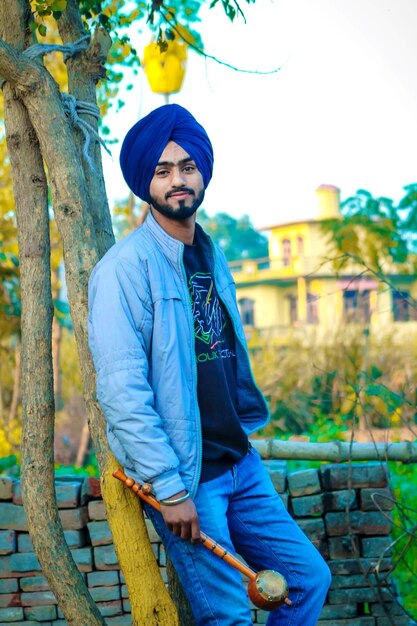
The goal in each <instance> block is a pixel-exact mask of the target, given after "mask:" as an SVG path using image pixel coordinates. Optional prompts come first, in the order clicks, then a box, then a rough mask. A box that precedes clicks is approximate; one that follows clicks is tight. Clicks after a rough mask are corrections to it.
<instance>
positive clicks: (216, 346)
mask: <svg viewBox="0 0 417 626" xmlns="http://www.w3.org/2000/svg"><path fill="white" fill-rule="evenodd" d="M200 236H201V235H200ZM184 267H185V272H186V275H187V280H188V289H189V292H190V297H191V305H192V311H193V318H194V338H195V354H196V361H197V397H198V404H199V408H200V414H201V427H202V434H203V463H202V467H201V478H200V482H206V481H208V480H211V479H212V478H215V477H216V476H220V475H221V474H223V473H224V472H226V471H227V470H228V469H229V468H230V467H231V466H232V465H234V464H235V463H236V462H237V461H239V460H240V459H241V458H243V456H244V455H245V454H246V451H247V449H248V437H247V435H246V433H245V432H244V430H243V428H242V426H241V424H240V420H239V415H238V413H237V410H236V405H237V402H236V393H237V385H236V352H235V337H234V332H233V328H232V323H231V321H230V318H229V316H228V314H227V312H226V310H225V308H224V306H223V304H222V303H221V301H220V299H219V297H218V294H217V291H216V287H215V284H214V280H213V276H212V272H211V269H210V263H209V259H207V258H206V257H205V256H204V253H203V250H202V248H201V246H200V245H199V235H198V232H197V231H196V238H195V241H194V244H193V245H192V246H189V245H185V246H184Z"/></svg>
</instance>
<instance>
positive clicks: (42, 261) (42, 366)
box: [4, 84, 104, 626]
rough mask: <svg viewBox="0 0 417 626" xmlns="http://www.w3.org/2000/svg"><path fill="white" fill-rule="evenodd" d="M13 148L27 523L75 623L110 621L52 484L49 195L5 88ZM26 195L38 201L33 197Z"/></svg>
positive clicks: (17, 107)
mask: <svg viewBox="0 0 417 626" xmlns="http://www.w3.org/2000/svg"><path fill="white" fill-rule="evenodd" d="M4 96H5V121H6V133H7V137H8V149H9V156H10V161H11V164H12V169H13V172H14V174H15V176H14V178H13V180H14V195H15V204H16V216H17V223H18V232H19V251H20V280H21V288H22V382H23V389H24V390H25V393H24V396H23V434H22V462H21V463H22V464H21V472H22V477H21V482H22V494H23V499H24V505H25V512H26V517H27V523H28V528H29V531H30V534H31V537H32V540H33V545H34V549H35V552H36V554H37V556H38V558H39V561H40V563H41V565H42V569H43V571H44V573H45V576H46V577H47V579H48V582H49V585H50V587H51V589H52V591H53V592H54V594H55V596H56V598H57V600H58V602H59V605H60V607H61V608H62V610H63V612H64V615H65V617H66V619H67V621H68V623H69V624H73V625H74V626H75V625H80V624H85V625H87V624H88V626H90V625H91V626H100V625H102V624H104V620H103V619H102V618H101V615H100V613H99V611H98V609H97V607H96V606H95V604H94V602H93V600H92V598H91V596H90V594H89V593H88V591H87V589H86V586H85V583H84V580H83V578H82V576H81V574H80V572H79V571H78V569H77V568H76V566H75V563H74V561H73V559H72V557H71V553H70V551H69V549H68V546H67V544H66V543H65V539H64V533H63V529H62V525H61V521H60V519H59V515H58V508H57V505H56V499H55V486H54V456H53V454H54V449H53V432H54V417H55V415H54V391H53V372H52V358H51V350H52V316H53V305H52V294H51V285H50V263H49V260H50V249H49V217H48V193H47V184H46V178H45V174H44V170H43V163H42V158H41V156H40V151H39V145H38V142H37V139H36V136H35V134H34V131H33V128H32V126H31V124H30V122H29V118H28V116H27V113H26V109H25V108H24V106H23V105H22V104H21V103H20V102H19V101H18V100H17V99H15V98H14V95H13V91H12V87H11V86H10V85H8V84H6V85H5V87H4ZM28 197H29V198H31V199H33V201H32V202H29V201H28Z"/></svg>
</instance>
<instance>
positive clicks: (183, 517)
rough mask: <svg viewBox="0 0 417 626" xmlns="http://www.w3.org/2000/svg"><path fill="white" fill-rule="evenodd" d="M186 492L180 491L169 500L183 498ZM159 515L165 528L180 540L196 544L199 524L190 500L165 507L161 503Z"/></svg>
mask: <svg viewBox="0 0 417 626" xmlns="http://www.w3.org/2000/svg"><path fill="white" fill-rule="evenodd" d="M185 493H186V492H185V491H180V492H179V493H176V494H174V495H172V496H170V498H169V499H170V500H174V499H175V498H179V497H180V496H183V495H184V494H185ZM161 513H162V517H163V518H164V521H165V524H166V525H167V528H168V529H169V530H170V531H171V532H172V533H173V534H174V535H175V536H176V537H181V539H189V540H190V541H191V543H196V542H197V541H198V540H199V538H200V523H199V520H198V515H197V510H196V508H195V505H194V502H193V501H192V500H191V498H187V500H184V502H180V503H179V504H174V505H173V506H166V505H164V504H162V503H161Z"/></svg>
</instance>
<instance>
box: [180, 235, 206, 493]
mask: <svg viewBox="0 0 417 626" xmlns="http://www.w3.org/2000/svg"><path fill="white" fill-rule="evenodd" d="M183 259H184V246H183V247H182V250H181V261H180V262H181V271H182V276H183V279H184V285H185V292H186V295H187V301H188V302H190V292H189V291H188V287H187V274H186V271H185V266H184V260H183ZM187 311H188V320H189V322H190V324H189V326H190V328H191V337H192V341H193V346H192V349H193V352H192V356H193V359H192V361H193V372H194V401H195V407H196V411H195V414H196V419H195V421H196V426H197V428H196V433H197V471H196V472H195V474H194V476H193V481H192V486H191V489H192V491H191V497H194V496H195V494H196V492H197V488H198V483H199V481H200V475H201V464H202V457H203V435H202V432H201V416H200V410H199V407H198V396H197V362H196V358H195V337H194V319H193V314H192V310H191V306H187Z"/></svg>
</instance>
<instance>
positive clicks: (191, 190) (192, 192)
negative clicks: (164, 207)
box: [165, 187, 195, 199]
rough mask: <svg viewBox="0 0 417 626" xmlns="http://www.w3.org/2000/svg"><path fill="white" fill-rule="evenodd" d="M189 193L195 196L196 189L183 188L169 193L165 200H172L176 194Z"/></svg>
mask: <svg viewBox="0 0 417 626" xmlns="http://www.w3.org/2000/svg"><path fill="white" fill-rule="evenodd" d="M184 192H185V193H189V194H190V195H192V196H194V195H195V193H194V189H189V187H181V188H180V189H174V190H173V191H168V192H167V193H166V194H165V199H168V198H170V197H171V196H173V195H175V194H176V193H184Z"/></svg>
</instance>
